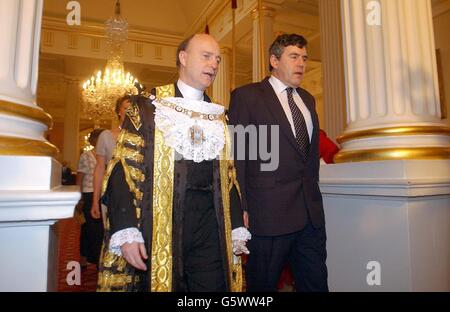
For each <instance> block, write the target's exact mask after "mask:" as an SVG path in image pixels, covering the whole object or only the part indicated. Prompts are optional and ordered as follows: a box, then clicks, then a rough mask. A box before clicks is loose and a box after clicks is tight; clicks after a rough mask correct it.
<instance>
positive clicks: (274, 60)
mask: <svg viewBox="0 0 450 312" xmlns="http://www.w3.org/2000/svg"><path fill="white" fill-rule="evenodd" d="M269 61H270V65H272V67H273V68H275V69H277V68H278V64H279V63H280V60H279V59H278V58H277V57H276V56H275V55H273V54H272V55H271V56H270V59H269Z"/></svg>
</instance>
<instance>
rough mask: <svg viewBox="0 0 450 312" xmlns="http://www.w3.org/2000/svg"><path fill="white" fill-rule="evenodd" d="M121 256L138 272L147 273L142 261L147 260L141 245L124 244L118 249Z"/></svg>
mask: <svg viewBox="0 0 450 312" xmlns="http://www.w3.org/2000/svg"><path fill="white" fill-rule="evenodd" d="M120 250H121V251H122V256H123V257H124V258H125V260H127V262H128V263H129V264H131V265H132V266H134V267H135V268H136V269H138V270H142V271H147V266H146V265H145V263H144V261H143V260H147V258H148V256H147V251H146V250H145V245H144V244H143V243H138V242H133V243H125V244H123V245H122V246H121V247H120Z"/></svg>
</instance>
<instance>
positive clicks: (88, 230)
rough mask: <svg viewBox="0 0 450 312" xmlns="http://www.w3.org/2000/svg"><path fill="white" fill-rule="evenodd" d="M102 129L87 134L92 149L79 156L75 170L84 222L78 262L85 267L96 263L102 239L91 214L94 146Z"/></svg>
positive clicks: (98, 227)
mask: <svg viewBox="0 0 450 312" xmlns="http://www.w3.org/2000/svg"><path fill="white" fill-rule="evenodd" d="M103 130H104V129H95V130H93V131H92V132H91V133H90V134H89V139H88V141H89V143H90V144H91V145H92V146H93V147H94V149H92V150H90V151H87V152H84V153H83V154H81V156H80V160H79V162H78V170H77V179H76V182H77V185H79V186H80V191H81V193H82V197H81V201H82V202H81V203H79V205H80V206H81V207H82V212H83V217H84V220H85V222H84V223H83V224H82V225H81V232H80V264H81V267H82V268H85V267H86V266H87V264H88V263H94V264H97V263H98V260H99V257H100V250H101V247H102V239H103V225H102V222H101V220H98V219H94V218H92V216H91V213H90V211H91V206H92V197H93V192H94V168H95V165H96V163H97V161H96V159H95V146H96V144H97V140H98V137H99V136H100V134H101V133H102V131H103Z"/></svg>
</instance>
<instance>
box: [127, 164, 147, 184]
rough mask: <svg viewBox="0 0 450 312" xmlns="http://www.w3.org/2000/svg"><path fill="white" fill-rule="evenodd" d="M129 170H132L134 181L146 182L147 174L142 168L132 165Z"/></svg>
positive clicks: (131, 174)
mask: <svg viewBox="0 0 450 312" xmlns="http://www.w3.org/2000/svg"><path fill="white" fill-rule="evenodd" d="M129 170H130V176H131V178H132V179H133V180H134V181H138V182H144V180H145V175H144V174H143V173H142V171H141V170H139V169H138V168H135V167H130V168H129Z"/></svg>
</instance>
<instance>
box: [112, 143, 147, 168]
mask: <svg viewBox="0 0 450 312" xmlns="http://www.w3.org/2000/svg"><path fill="white" fill-rule="evenodd" d="M114 158H119V159H123V158H127V159H129V160H132V161H134V162H136V163H138V164H140V163H142V162H143V161H144V156H143V155H142V154H141V152H140V151H137V150H133V149H131V148H128V147H125V146H123V145H121V144H117V146H116V149H115V152H114Z"/></svg>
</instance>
